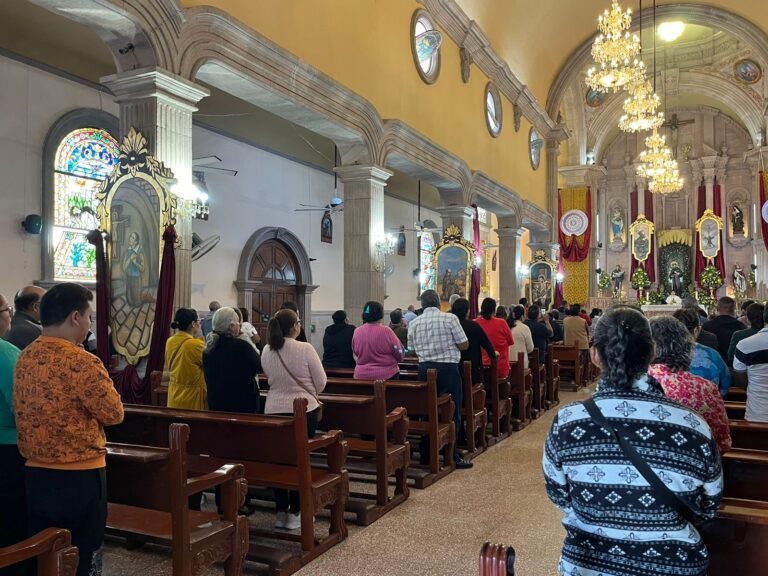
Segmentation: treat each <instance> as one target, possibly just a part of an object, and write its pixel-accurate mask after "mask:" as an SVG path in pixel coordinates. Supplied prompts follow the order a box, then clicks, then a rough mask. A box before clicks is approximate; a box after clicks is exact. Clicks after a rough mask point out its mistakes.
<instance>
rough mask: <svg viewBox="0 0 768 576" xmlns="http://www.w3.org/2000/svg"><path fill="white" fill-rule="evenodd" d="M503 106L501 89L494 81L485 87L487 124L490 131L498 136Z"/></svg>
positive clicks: (492, 134)
mask: <svg viewBox="0 0 768 576" xmlns="http://www.w3.org/2000/svg"><path fill="white" fill-rule="evenodd" d="M501 122H502V108H501V96H499V89H498V88H496V86H494V85H493V84H492V83H490V82H489V83H488V85H487V86H486V87H485V124H486V126H488V132H490V133H491V136H493V137H494V138H496V137H497V136H498V135H499V133H500V132H501Z"/></svg>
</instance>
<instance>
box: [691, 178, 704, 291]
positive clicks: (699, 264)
mask: <svg viewBox="0 0 768 576" xmlns="http://www.w3.org/2000/svg"><path fill="white" fill-rule="evenodd" d="M696 204H697V205H696V220H698V219H699V218H701V216H702V214H704V210H706V208H707V188H706V186H704V185H703V184H702V185H701V186H699V195H698V200H697V202H696ZM693 252H694V254H696V259H695V262H696V266H695V267H694V274H695V275H696V284H698V285H699V287H701V274H702V273H703V272H704V268H706V266H707V259H706V258H704V256H703V255H702V253H701V250H699V234H698V233H697V234H696V241H695V244H694V247H693Z"/></svg>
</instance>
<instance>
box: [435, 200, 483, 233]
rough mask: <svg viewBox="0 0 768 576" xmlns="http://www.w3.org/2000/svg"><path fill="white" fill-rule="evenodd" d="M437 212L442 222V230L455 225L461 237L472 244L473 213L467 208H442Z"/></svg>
mask: <svg viewBox="0 0 768 576" xmlns="http://www.w3.org/2000/svg"><path fill="white" fill-rule="evenodd" d="M437 211H438V212H439V213H440V216H441V217H442V220H443V230H445V229H446V228H448V226H450V225H451V224H455V225H456V226H457V227H458V228H459V230H461V233H462V236H464V238H466V239H467V240H469V241H470V242H472V240H473V239H472V218H473V217H474V215H475V212H474V210H473V209H472V208H470V207H469V206H443V207H442V208H438V209H437Z"/></svg>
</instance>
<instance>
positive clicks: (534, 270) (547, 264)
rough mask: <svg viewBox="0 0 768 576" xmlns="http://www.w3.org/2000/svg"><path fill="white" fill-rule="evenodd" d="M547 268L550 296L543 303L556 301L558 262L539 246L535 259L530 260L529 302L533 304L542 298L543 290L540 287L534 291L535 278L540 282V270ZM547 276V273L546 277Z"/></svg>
mask: <svg viewBox="0 0 768 576" xmlns="http://www.w3.org/2000/svg"><path fill="white" fill-rule="evenodd" d="M542 269H547V270H548V271H549V280H548V282H549V287H548V288H546V292H547V296H548V298H545V300H544V302H542V304H545V305H546V304H547V299H548V300H549V303H550V304H551V303H552V302H554V301H555V290H556V287H557V286H556V285H557V263H556V262H555V261H554V260H551V259H549V258H547V253H546V252H545V251H544V250H543V249H541V248H539V249H537V250H536V252H535V253H534V254H533V260H531V261H530V262H528V290H527V292H528V304H533V303H534V302H536V301H537V300H540V299H541V294H540V292H541V290H540V289H538V290H537V292H536V293H534V291H533V284H534V278H535V279H536V282H538V277H539V275H540V274H539V273H538V271H539V270H542ZM546 278H547V276H546V275H545V279H546Z"/></svg>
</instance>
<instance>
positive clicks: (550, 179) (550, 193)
mask: <svg viewBox="0 0 768 576" xmlns="http://www.w3.org/2000/svg"><path fill="white" fill-rule="evenodd" d="M559 156H560V142H559V141H558V140H557V139H556V138H548V139H547V208H548V209H549V213H550V214H557V188H558V186H557V183H558V177H557V170H558V165H557V159H558V157H559ZM556 224H557V226H559V225H560V223H559V222H557V223H556ZM551 240H552V241H553V242H555V241H557V227H556V226H554V227H553V228H552V238H551Z"/></svg>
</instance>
